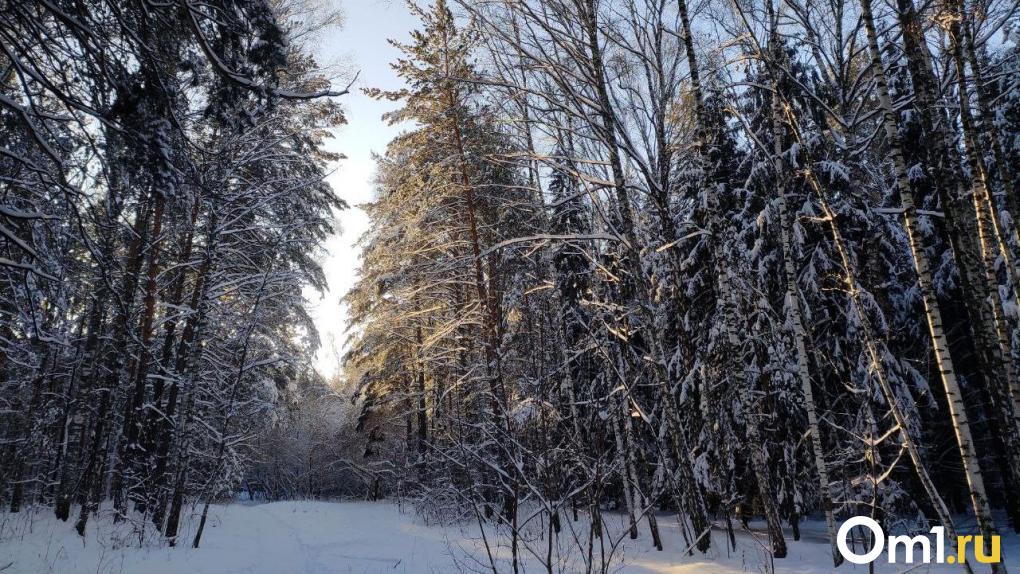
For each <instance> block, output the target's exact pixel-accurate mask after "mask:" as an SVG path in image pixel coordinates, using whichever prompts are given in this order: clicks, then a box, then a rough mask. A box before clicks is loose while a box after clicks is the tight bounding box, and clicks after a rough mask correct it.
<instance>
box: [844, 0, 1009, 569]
mask: <svg viewBox="0 0 1020 574" xmlns="http://www.w3.org/2000/svg"><path fill="white" fill-rule="evenodd" d="M861 10H862V17H863V19H864V27H865V30H866V32H867V36H868V48H869V51H870V52H871V66H872V73H874V74H875V80H876V87H877V89H878V99H879V104H880V105H881V107H882V110H881V111H882V116H883V124H884V127H885V135H886V138H887V139H888V144H889V152H890V155H891V156H892V161H893V169H894V170H895V176H896V186H897V187H898V188H899V192H900V202H901V205H902V207H903V220H904V227H905V228H906V230H907V237H908V239H909V242H910V251H911V253H912V255H913V257H914V266H915V268H916V270H917V282H918V287H919V288H920V292H921V298H922V300H923V302H924V308H925V316H926V318H927V320H928V328H929V330H930V332H931V340H932V348H933V350H934V352H935V361H936V363H937V365H938V368H939V372H940V375H941V378H942V383H943V385H944V386H945V390H946V399H947V402H948V404H949V415H950V419H951V420H952V424H953V430H954V432H955V434H956V442H957V445H958V446H959V449H960V457H961V459H962V462H963V471H964V474H965V476H966V477H967V484H968V487H969V489H970V497H971V504H972V505H973V507H974V514H975V516H976V517H977V521H978V525H979V527H980V529H981V533H982V534H983V535H984V536H985V540H991V535H992V533H993V532H994V531H995V526H994V522H993V520H992V514H991V508H990V507H989V506H988V495H987V493H986V491H985V483H984V478H983V477H982V475H981V467H980V464H979V462H978V456H977V450H976V449H975V447H974V441H973V438H972V436H971V431H970V421H969V420H968V418H967V411H966V408H965V406H964V403H963V393H962V392H961V390H960V385H959V383H958V382H957V380H956V370H955V368H954V366H953V359H952V357H951V356H950V353H949V343H948V340H947V338H946V334H945V331H944V330H943V327H942V313H941V311H940V310H939V305H938V301H937V300H936V298H935V288H934V286H933V282H932V276H931V270H930V269H929V266H928V257H927V255H926V254H925V252H924V246H923V245H922V244H921V235H920V231H919V226H918V222H917V208H916V207H915V205H914V199H913V195H912V191H911V188H910V179H909V177H908V176H907V167H906V162H905V161H904V159H903V150H902V148H901V146H900V141H899V133H898V130H897V125H896V115H895V114H896V112H895V111H894V108H893V105H892V100H891V98H890V97H889V86H888V82H887V80H886V76H885V69H884V68H883V64H882V54H881V52H880V51H879V47H878V33H877V31H876V30H875V18H874V15H873V13H872V9H871V0H861ZM897 424H901V425H902V424H903V423H902V422H899V421H897ZM903 430H904V432H906V428H905V427H904V429H903ZM1004 569H1005V566H1004V565H1002V566H999V565H993V568H992V570H993V572H1000V571H1003V570H1004Z"/></svg>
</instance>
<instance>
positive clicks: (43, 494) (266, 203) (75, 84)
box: [0, 0, 344, 546]
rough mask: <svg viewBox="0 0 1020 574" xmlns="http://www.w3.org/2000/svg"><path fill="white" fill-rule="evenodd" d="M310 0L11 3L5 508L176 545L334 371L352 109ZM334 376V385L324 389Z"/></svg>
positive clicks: (3, 200) (4, 73) (4, 247)
mask: <svg viewBox="0 0 1020 574" xmlns="http://www.w3.org/2000/svg"><path fill="white" fill-rule="evenodd" d="M334 19H335V18H334V16H333V15H325V16H324V17H313V14H312V13H311V12H310V11H309V10H308V6H305V5H303V4H301V3H299V2H289V1H286V0H223V1H216V2H193V1H191V0H181V1H176V0H175V1H172V2H149V1H146V0H138V1H130V2H121V1H113V0H110V1H106V0H95V1H77V0H74V1H70V0H69V1H63V0H53V1H21V0H12V1H4V2H0V50H2V52H0V460H2V464H0V500H2V501H3V503H4V504H5V505H6V506H7V508H8V509H9V510H10V511H12V512H17V511H19V510H21V509H23V508H25V507H27V506H28V505H33V504H37V505H38V504H45V505H50V506H51V507H52V508H53V511H54V512H55V513H56V515H57V517H59V518H60V519H62V520H67V521H72V522H73V523H74V525H75V528H76V529H77V530H78V532H79V533H80V534H84V532H85V530H86V528H87V525H88V521H89V518H90V516H91V515H93V514H95V513H96V512H97V510H98V509H99V508H100V507H101V506H102V508H104V509H105V508H110V509H111V511H112V512H113V514H114V517H115V519H118V520H120V519H124V518H130V519H132V520H134V521H135V522H136V523H137V524H138V527H139V530H140V532H141V533H143V534H144V531H145V528H146V525H148V528H149V529H150V530H151V529H152V528H153V527H154V528H155V529H156V530H158V531H160V532H161V533H162V534H164V535H165V536H166V538H167V539H168V540H169V542H170V544H174V543H175V541H176V540H177V537H178V534H179V527H180V524H181V515H182V510H183V509H185V508H189V507H191V506H192V505H196V504H197V505H199V506H198V508H202V505H203V504H204V512H202V515H201V524H200V525H199V527H198V529H197V533H196V536H195V538H194V540H193V544H194V545H195V546H197V545H198V544H199V541H200V537H201V533H202V526H204V524H205V518H206V512H207V511H208V504H209V501H211V500H216V499H217V498H219V497H222V496H224V495H226V494H229V493H231V492H232V490H233V489H234V488H236V486H237V484H238V483H239V482H240V478H241V476H242V475H243V474H244V473H245V472H247V470H248V469H249V468H250V466H251V460H250V459H251V458H252V456H253V449H254V448H255V442H256V441H255V440H254V439H255V437H256V436H259V435H261V434H263V433H264V432H267V431H266V430H265V429H266V427H267V426H269V425H272V424H274V421H277V420H278V417H279V413H278V407H277V405H278V404H279V399H280V397H281V396H282V395H286V394H288V393H290V392H291V390H292V388H293V382H294V381H298V380H308V379H314V378H315V375H314V374H313V373H311V371H310V367H309V363H310V360H311V357H312V353H313V352H314V348H315V346H316V345H317V340H316V334H315V329H314V326H313V325H312V322H311V320H310V318H309V317H308V315H307V314H306V311H305V308H304V299H303V296H302V289H303V288H304V287H305V286H308V285H311V286H314V287H317V288H320V289H321V288H322V287H323V286H324V284H325V280H324V277H323V274H322V271H321V269H320V268H319V266H318V264H317V263H316V262H315V256H316V255H317V254H318V252H319V250H320V249H321V247H320V246H321V242H322V241H323V239H324V238H326V237H327V236H328V235H330V234H331V233H332V232H333V229H332V223H331V221H332V214H331V211H332V210H333V209H340V208H343V207H344V203H343V202H342V201H341V200H340V199H339V198H338V197H337V196H336V195H335V194H334V192H333V190H332V189H331V188H330V187H329V186H328V185H327V184H326V183H325V182H324V179H323V178H324V176H325V173H326V170H327V169H328V164H330V162H332V161H334V160H335V159H337V156H336V155H335V154H331V153H328V152H327V151H325V149H324V148H323V143H324V140H325V138H326V137H327V135H328V134H327V132H326V130H327V129H328V128H329V127H332V126H337V125H339V124H341V123H343V121H344V118H343V115H342V113H341V110H340V108H339V105H338V103H337V101H336V100H335V99H333V96H338V95H341V92H335V91H332V88H331V87H330V81H329V79H328V76H327V75H326V74H324V73H323V72H322V70H321V69H320V67H319V66H318V65H317V64H316V62H315V61H314V59H313V58H312V57H311V56H310V53H309V51H308V50H307V49H306V47H305V39H307V38H308V37H310V35H311V34H312V33H314V31H315V30H316V28H318V27H321V26H324V25H327V24H329V23H330V22H331V21H333V20H334ZM318 384H320V385H321V383H318Z"/></svg>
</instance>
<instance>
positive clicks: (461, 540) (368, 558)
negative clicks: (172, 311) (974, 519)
mask: <svg viewBox="0 0 1020 574" xmlns="http://www.w3.org/2000/svg"><path fill="white" fill-rule="evenodd" d="M51 516H52V515H51V514H50V513H49V512H48V511H45V512H40V513H38V514H36V515H35V516H32V517H31V519H29V516H28V515H26V514H21V515H9V514H0V572H2V574H46V573H54V574H79V573H80V574H85V573H89V574H107V573H108V574H119V573H126V574H136V573H137V574H178V573H181V574H183V573H187V574H191V573H195V574H326V573H329V574H356V573H366V574H368V573H371V574H375V573H397V574H400V573H407V574H432V573H448V572H450V573H452V572H460V571H476V572H483V571H485V569H484V568H485V566H486V565H487V562H484V563H479V562H477V561H478V560H481V561H485V551H484V547H483V546H481V544H480V541H479V540H478V539H477V537H476V534H477V530H475V529H474V528H472V527H470V526H465V527H464V528H463V529H460V528H448V529H444V528H438V527H430V526H426V525H424V524H422V523H421V521H419V520H417V519H415V518H414V517H412V516H410V515H408V514H402V513H400V512H399V510H398V509H397V507H396V506H395V505H393V504H389V503H361V502H351V503H327V502H278V503H273V504H264V505H241V504H237V505H231V506H218V507H214V509H213V511H212V512H211V514H210V522H209V525H208V527H207V530H206V534H205V536H204V538H203V541H202V547H201V548H200V549H198V550H192V549H191V548H190V545H185V547H184V548H176V549H172V548H161V547H155V548H153V547H149V548H144V549H139V548H138V547H137V546H138V541H137V539H134V538H132V535H131V534H130V529H129V528H127V527H125V525H123V524H122V525H118V526H116V527H114V526H113V525H112V524H110V523H108V522H107V521H97V522H94V523H93V524H90V528H91V531H90V535H89V537H88V538H87V539H86V540H85V542H84V544H83V542H82V541H81V539H79V538H78V537H77V536H76V535H75V534H74V532H73V530H72V529H71V526H70V525H69V524H65V523H61V522H57V521H55V520H53V519H52V518H51ZM660 524H661V526H662V529H663V536H664V542H665V544H666V551H664V552H655V551H654V550H652V549H650V548H649V546H650V544H649V541H648V539H647V536H646V533H645V532H644V531H642V537H641V538H639V539H638V540H636V541H631V540H625V541H624V543H625V544H624V549H623V555H624V563H623V564H618V565H617V566H616V567H614V569H613V571H614V572H621V573H624V574H735V573H738V572H767V571H768V567H767V566H766V564H767V561H768V559H767V556H766V555H765V553H764V552H763V550H762V548H761V546H760V545H759V544H758V543H757V542H756V541H755V540H754V539H753V538H752V537H751V536H750V535H748V534H741V535H740V536H739V538H738V548H737V550H736V551H731V550H729V549H728V548H727V547H726V546H725V544H724V541H725V535H724V533H722V532H715V533H713V541H714V545H713V549H712V550H711V551H710V552H709V553H708V554H707V555H704V556H701V555H695V556H693V557H689V556H684V555H682V553H681V552H680V550H681V549H682V548H683V544H682V543H681V541H680V539H679V533H678V531H677V528H676V523H675V521H671V520H670V518H669V517H668V516H663V517H662V518H661V522H660ZM816 526H818V525H814V524H806V525H805V536H804V539H803V540H802V541H801V542H792V541H791V542H790V557H788V558H786V559H785V560H781V561H776V572H777V573H778V574H806V573H812V572H831V571H832V568H831V565H830V563H829V561H828V560H829V558H828V546H827V545H826V544H825V543H824V538H823V537H822V536H821V533H820V532H815V530H816V529H815V528H814V527H816ZM185 536H186V540H187V541H189V542H190V536H191V533H190V532H185ZM118 541H119V543H118ZM541 544H542V543H541V542H538V543H536V547H535V549H536V550H539V551H541V549H542V548H541V546H540V545H541ZM1005 546H1007V547H1008V548H1009V551H1008V552H1007V560H1009V558H1012V563H1013V564H1018V563H1020V555H1018V553H1017V552H1014V550H1015V549H1020V545H1018V544H1017V541H1016V539H1015V537H1011V538H1010V540H1009V541H1008V544H1006V545H1005ZM495 553H496V555H497V557H506V556H507V549H506V548H505V547H502V548H498V549H495ZM576 558H577V557H575V560H574V561H572V562H569V563H566V564H563V565H562V567H561V568H558V569H557V571H561V572H575V571H577V568H578V566H579V562H578V561H577V560H576ZM8 564H9V566H8ZM505 565H506V566H507V567H506V568H501V571H504V570H505V571H507V572H510V571H512V570H511V569H510V568H509V564H505ZM5 566H7V568H6V569H5V568H4V567H5ZM851 566H852V565H849V564H847V565H844V566H842V567H840V568H839V570H838V572H839V573H842V574H851V573H852V574H863V573H866V572H867V568H865V567H856V568H854V567H851ZM879 566H880V567H879V568H878V569H877V571H879V572H903V571H906V570H907V568H908V565H896V566H890V565H887V564H881V565H879ZM525 571H526V572H540V571H544V569H542V568H540V567H539V565H538V563H537V562H534V561H533V560H532V561H529V563H527V564H526V569H525ZM955 571H962V570H959V569H952V568H951V567H948V566H945V567H942V568H941V569H936V568H932V567H928V566H921V567H919V568H917V569H914V570H912V572H916V573H925V572H955ZM978 571H979V572H980V570H978Z"/></svg>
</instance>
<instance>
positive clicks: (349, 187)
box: [305, 0, 416, 377]
mask: <svg viewBox="0 0 1020 574" xmlns="http://www.w3.org/2000/svg"><path fill="white" fill-rule="evenodd" d="M338 4H339V6H340V8H341V10H342V11H343V13H344V16H345V21H344V24H343V26H342V27H341V28H340V29H337V30H332V31H328V32H325V33H324V34H322V36H321V37H320V38H319V39H318V40H317V41H316V44H317V46H315V50H316V52H317V53H316V56H317V57H318V59H319V61H320V62H322V63H325V64H329V63H339V64H342V65H343V67H344V68H345V69H346V68H349V69H351V70H354V71H357V72H359V75H358V79H357V82H356V83H355V84H354V86H353V88H352V90H351V93H350V94H348V95H346V96H344V97H343V98H342V99H341V100H340V101H341V102H342V103H343V105H344V108H345V111H346V114H347V120H348V124H347V125H346V126H343V127H341V128H339V129H336V130H335V132H334V138H333V139H332V140H331V141H330V142H329V143H328V144H327V149H329V150H330V151H335V152H340V153H343V154H344V155H346V156H347V159H344V160H341V161H340V162H339V163H338V165H336V166H335V171H334V172H333V173H332V174H331V175H330V176H329V177H328V181H329V183H330V184H331V185H332V186H333V189H334V191H335V192H336V193H337V194H338V195H339V196H340V197H341V198H342V199H343V200H344V201H346V202H347V203H348V204H350V206H351V208H350V209H348V210H345V211H342V212H340V213H339V214H338V217H337V224H338V225H337V227H338V234H337V235H335V236H334V237H332V238H330V239H329V241H327V243H326V250H327V252H328V253H327V255H326V256H325V257H324V258H323V260H322V262H321V263H322V265H323V270H324V271H325V273H326V279H327V280H328V282H329V291H328V292H326V293H324V294H323V295H322V296H321V297H320V296H319V294H318V293H317V292H315V290H313V289H308V290H306V291H305V296H306V297H307V298H308V299H309V310H310V312H311V315H312V318H313V319H314V320H315V324H316V326H317V327H318V330H319V336H320V337H321V339H322V347H321V348H320V349H319V352H318V355H317V357H316V368H318V369H319V372H320V373H322V374H323V375H325V376H327V377H329V376H330V375H332V374H334V373H336V372H337V370H338V360H339V359H338V356H339V353H340V352H342V346H343V343H344V340H345V338H346V336H345V334H344V332H345V327H346V323H347V312H346V309H344V307H343V305H341V304H340V298H341V297H342V296H343V295H344V293H346V292H347V291H348V289H350V287H351V286H352V285H353V284H354V280H355V274H356V271H357V268H358V264H359V260H358V257H359V250H358V248H357V246H356V245H355V243H356V242H357V240H358V238H359V237H360V236H361V235H362V234H363V233H364V232H365V231H366V230H367V229H368V217H367V216H366V215H365V212H364V211H362V210H361V209H359V208H358V207H357V206H358V205H359V204H361V203H364V202H366V201H370V200H371V199H372V198H373V196H374V189H373V183H372V180H373V178H374V176H375V163H374V162H373V160H372V153H373V152H375V153H380V154H381V153H383V152H384V151H385V150H386V144H387V143H388V142H389V141H390V140H391V139H392V138H393V137H394V136H396V135H397V134H398V133H399V132H400V129H399V128H397V127H391V126H388V125H387V124H386V123H385V122H383V121H382V119H381V116H382V114H383V113H385V112H387V111H390V110H392V109H394V108H395V107H397V106H396V105H395V104H393V103H392V102H379V101H376V100H373V99H372V98H369V97H368V96H366V95H365V94H363V93H362V92H361V88H382V89H396V88H399V87H401V86H402V82H401V80H400V79H399V78H398V77H397V76H396V74H395V73H394V72H393V70H392V69H391V68H390V65H389V64H390V62H392V61H393V60H395V59H396V58H397V57H398V56H399V55H400V54H399V52H398V51H397V50H396V49H395V48H393V47H392V46H390V45H389V43H388V42H387V39H388V38H393V39H396V40H399V41H405V40H407V39H408V37H409V32H410V31H411V30H412V29H414V28H415V27H416V20H415V18H414V17H413V16H412V15H411V14H410V12H409V11H408V9H407V6H406V4H405V3H404V0H342V2H339V3H338Z"/></svg>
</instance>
